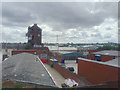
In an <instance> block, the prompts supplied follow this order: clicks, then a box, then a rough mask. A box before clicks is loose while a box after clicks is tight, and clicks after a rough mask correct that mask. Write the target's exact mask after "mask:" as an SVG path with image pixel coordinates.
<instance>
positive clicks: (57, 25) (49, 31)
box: [2, 2, 118, 43]
mask: <svg viewBox="0 0 120 90" xmlns="http://www.w3.org/2000/svg"><path fill="white" fill-rule="evenodd" d="M34 23H37V24H38V26H39V27H40V28H41V29H42V34H43V35H42V36H43V40H42V41H43V42H56V35H58V41H59V43H68V42H74V43H94V42H118V3H117V2H16V3H15V2H11V3H10V2H4V3H2V36H3V37H2V40H3V41H7V42H27V37H26V36H25V33H26V32H27V27H28V26H31V25H33V24H34Z"/></svg>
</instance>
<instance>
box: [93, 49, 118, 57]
mask: <svg viewBox="0 0 120 90" xmlns="http://www.w3.org/2000/svg"><path fill="white" fill-rule="evenodd" d="M118 53H120V51H116V50H103V51H98V52H93V53H92V54H101V55H109V56H118V55H119V54H118Z"/></svg>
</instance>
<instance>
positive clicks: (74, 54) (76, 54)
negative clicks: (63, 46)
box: [63, 52, 83, 56]
mask: <svg viewBox="0 0 120 90" xmlns="http://www.w3.org/2000/svg"><path fill="white" fill-rule="evenodd" d="M63 56H83V54H82V53H77V52H72V53H66V54H63Z"/></svg>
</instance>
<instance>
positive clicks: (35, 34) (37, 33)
mask: <svg viewBox="0 0 120 90" xmlns="http://www.w3.org/2000/svg"><path fill="white" fill-rule="evenodd" d="M26 35H27V37H28V43H30V44H31V45H32V47H33V48H39V47H42V29H41V28H39V27H38V26H37V24H34V25H33V26H32V27H30V26H29V27H28V33H27V34H26Z"/></svg>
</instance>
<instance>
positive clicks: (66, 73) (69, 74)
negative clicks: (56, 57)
mask: <svg viewBox="0 0 120 90" xmlns="http://www.w3.org/2000/svg"><path fill="white" fill-rule="evenodd" d="M48 63H49V64H51V63H53V64H54V68H55V69H56V70H57V71H58V72H59V73H60V74H61V75H62V76H63V77H64V78H70V79H73V80H75V81H76V82H77V83H79V84H81V85H82V84H83V83H86V85H88V84H90V83H89V82H88V81H87V80H86V79H85V78H83V77H80V76H79V75H77V74H75V73H72V72H70V71H69V70H67V69H65V68H64V67H61V66H60V65H59V64H58V63H54V62H53V61H50V60H48Z"/></svg>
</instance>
